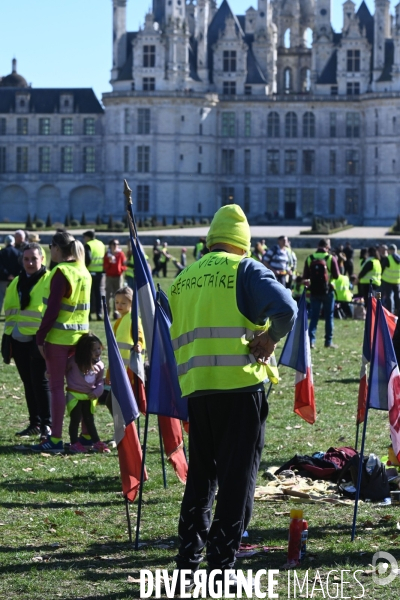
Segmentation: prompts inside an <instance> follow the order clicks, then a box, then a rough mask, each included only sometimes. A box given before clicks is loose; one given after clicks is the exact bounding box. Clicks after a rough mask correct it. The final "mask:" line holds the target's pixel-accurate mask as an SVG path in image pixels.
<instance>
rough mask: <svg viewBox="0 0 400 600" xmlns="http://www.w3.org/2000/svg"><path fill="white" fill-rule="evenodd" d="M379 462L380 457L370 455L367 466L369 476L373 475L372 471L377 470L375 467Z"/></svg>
mask: <svg viewBox="0 0 400 600" xmlns="http://www.w3.org/2000/svg"><path fill="white" fill-rule="evenodd" d="M377 462H378V457H377V456H376V454H370V455H369V457H368V460H367V464H366V465H365V470H366V471H367V473H368V474H369V475H371V473H372V471H373V470H374V469H375V466H376V464H377Z"/></svg>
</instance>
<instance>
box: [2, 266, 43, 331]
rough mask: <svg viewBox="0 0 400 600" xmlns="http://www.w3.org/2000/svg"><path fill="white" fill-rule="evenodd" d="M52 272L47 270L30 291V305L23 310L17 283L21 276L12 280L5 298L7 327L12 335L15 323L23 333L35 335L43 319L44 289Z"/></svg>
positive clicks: (6, 329)
mask: <svg viewBox="0 0 400 600" xmlns="http://www.w3.org/2000/svg"><path fill="white" fill-rule="evenodd" d="M49 275H50V273H49V272H48V271H47V272H46V273H45V274H44V275H43V276H42V277H41V278H40V279H39V281H38V282H37V283H36V284H35V285H34V286H33V288H32V289H31V291H30V298H31V299H30V302H29V305H28V306H27V307H26V308H24V310H21V305H20V299H19V295H18V290H17V285H18V281H19V276H18V277H15V279H13V280H12V282H11V283H10V285H9V286H8V288H7V290H6V296H5V298H4V313H5V316H6V319H5V329H4V332H5V333H6V334H7V335H10V334H11V332H12V331H13V329H14V327H15V325H16V326H17V328H18V331H19V332H20V333H22V335H35V334H36V332H37V330H38V329H39V326H40V323H41V321H42V312H43V290H44V289H45V286H46V280H47V279H48V277H49Z"/></svg>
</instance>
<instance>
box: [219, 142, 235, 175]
mask: <svg viewBox="0 0 400 600" xmlns="http://www.w3.org/2000/svg"><path fill="white" fill-rule="evenodd" d="M221 172H222V174H223V175H233V174H234V172H235V151H234V150H231V149H230V148H229V149H227V148H223V150H222V162H221Z"/></svg>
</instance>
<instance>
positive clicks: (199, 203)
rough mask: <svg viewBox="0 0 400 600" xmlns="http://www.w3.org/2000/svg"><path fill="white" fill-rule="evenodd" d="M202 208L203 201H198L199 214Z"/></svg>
mask: <svg viewBox="0 0 400 600" xmlns="http://www.w3.org/2000/svg"><path fill="white" fill-rule="evenodd" d="M201 209H202V205H201V202H198V203H197V212H198V213H199V215H201Z"/></svg>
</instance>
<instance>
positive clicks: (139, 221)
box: [137, 217, 143, 227]
mask: <svg viewBox="0 0 400 600" xmlns="http://www.w3.org/2000/svg"><path fill="white" fill-rule="evenodd" d="M137 226H138V227H143V219H142V217H139V220H138V222H137Z"/></svg>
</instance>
